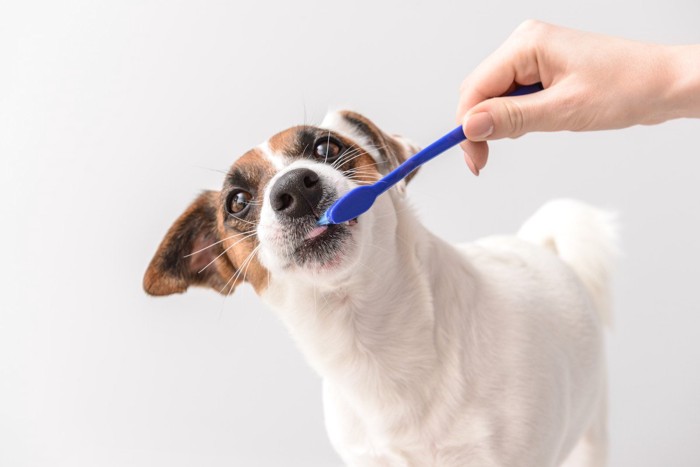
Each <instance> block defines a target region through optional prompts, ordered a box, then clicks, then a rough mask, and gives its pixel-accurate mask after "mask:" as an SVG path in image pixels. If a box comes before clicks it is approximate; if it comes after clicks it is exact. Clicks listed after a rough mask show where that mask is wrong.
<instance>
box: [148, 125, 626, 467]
mask: <svg viewBox="0 0 700 467" xmlns="http://www.w3.org/2000/svg"><path fill="white" fill-rule="evenodd" d="M417 151H418V148H417V147H416V146H415V144H413V143H411V142H410V141H408V140H407V139H405V138H403V137H400V136H397V135H392V134H389V133H387V132H384V131H383V130H381V129H380V128H379V127H378V126H377V125H375V124H374V123H373V122H372V121H370V120H369V119H367V118H366V117H364V116H362V115H360V114H357V113H354V112H351V111H337V112H331V113H329V114H328V115H327V116H326V117H325V118H324V120H323V122H322V123H321V124H320V125H319V126H310V125H303V126H296V127H293V128H290V129H287V130H285V131H283V132H281V133H278V134H276V135H275V136H273V137H272V138H270V139H269V140H268V141H266V142H265V143H263V144H261V145H260V146H258V147H256V148H254V149H252V150H250V151H248V152H247V153H245V154H244V155H243V156H241V157H240V158H238V159H237V160H236V161H235V162H234V164H233V165H232V167H231V169H230V171H229V172H228V174H227V175H226V177H225V179H224V183H223V187H222V189H221V190H219V191H205V192H203V193H202V194H201V195H200V196H199V197H198V198H197V199H196V200H195V201H194V202H193V203H192V204H191V205H190V206H189V207H188V208H187V209H186V210H185V212H184V213H183V214H182V215H181V216H180V217H179V218H178V219H177V220H176V221H175V223H174V224H173V226H172V227H171V228H170V230H169V231H168V232H167V234H166V235H165V238H164V239H163V241H162V243H161V244H160V246H159V247H158V249H157V251H156V253H155V256H154V257H153V259H152V261H151V263H150V265H149V266H148V269H147V271H146V273H145V277H144V288H145V290H146V292H147V293H149V294H151V295H168V294H173V293H180V292H184V291H185V290H187V288H188V287H189V286H191V285H196V286H204V287H210V288H213V289H214V290H216V291H218V292H220V293H222V294H225V295H229V294H231V293H233V292H234V290H235V289H236V287H237V286H238V285H240V284H241V283H243V282H248V283H249V284H251V285H252V286H253V287H254V289H255V291H256V293H257V294H258V295H259V296H260V297H261V298H262V300H263V301H264V302H265V303H267V304H268V305H269V306H270V307H271V308H272V309H273V310H275V312H276V313H277V314H278V315H279V318H280V319H281V320H282V321H283V322H284V323H285V325H286V326H287V327H288V329H289V331H290V332H291V334H292V336H293V338H294V340H295V341H296V343H297V344H298V346H299V348H300V349H301V351H302V352H303V354H304V355H305V357H306V358H307V360H308V362H309V363H310V365H311V366H312V367H313V368H314V369H315V370H316V371H317V372H318V373H319V374H320V375H321V377H322V378H323V404H324V413H325V424H326V428H327V432H328V435H329V438H330V441H331V443H332V445H333V446H334V448H335V449H336V450H337V452H338V453H339V455H340V456H341V458H342V459H343V461H344V462H345V463H346V464H347V465H351V466H509V467H512V466H519V467H522V466H525V467H529V466H531V467H548V466H565V467H592V466H596V467H600V466H603V465H605V463H606V450H607V441H606V391H607V389H606V369H605V359H604V327H605V323H606V322H607V320H608V318H607V316H608V314H609V303H608V301H609V300H608V295H609V293H608V289H609V285H608V281H609V275H610V268H611V262H612V260H613V257H614V252H615V225H614V219H613V218H612V215H611V214H609V213H607V212H605V211H601V210H598V209H596V208H593V207H590V206H588V205H585V204H583V203H580V202H577V201H572V200H557V201H552V202H549V203H547V204H546V205H544V206H543V207H542V208H540V209H539V210H538V211H537V212H536V213H535V214H534V215H533V217H532V218H530V219H529V220H528V221H527V222H526V223H525V224H524V225H523V227H522V228H521V229H520V231H519V232H518V234H517V235H516V236H500V237H489V238H486V239H482V240H479V241H477V242H475V243H472V244H464V245H452V244H449V243H447V242H445V241H443V240H441V239H440V238H438V237H437V236H435V235H433V234H432V233H431V232H429V231H428V230H427V229H426V228H425V227H424V226H423V225H422V224H421V223H420V222H419V220H418V219H417V217H416V216H415V214H414V213H413V212H412V211H411V209H410V206H409V205H408V201H407V199H406V186H405V183H401V184H400V185H398V186H396V187H395V188H392V189H391V190H389V192H388V193H387V194H385V195H383V196H380V197H379V198H378V200H377V202H376V203H375V204H374V206H373V207H372V208H371V209H370V210H369V211H368V212H367V213H365V214H362V215H361V216H360V217H359V218H356V219H352V220H351V221H349V222H346V223H343V224H338V225H329V226H319V225H317V220H318V218H319V216H320V215H321V214H322V213H323V212H324V211H325V210H326V209H327V208H328V207H329V206H330V205H331V204H332V203H333V202H334V201H335V200H336V199H338V197H340V196H342V195H343V194H344V193H346V192H348V191H349V190H350V189H352V188H353V187H356V186H358V185H362V184H368V183H373V182H375V181H377V180H378V179H379V178H381V177H382V176H383V175H384V174H386V173H387V172H388V171H390V170H392V169H393V168H395V167H396V166H398V165H399V164H400V163H401V162H403V161H404V160H406V159H407V158H408V157H410V156H411V155H412V154H414V153H415V152H417ZM411 175H415V173H413V174H411ZM407 182H409V183H410V177H409V178H408V180H407Z"/></svg>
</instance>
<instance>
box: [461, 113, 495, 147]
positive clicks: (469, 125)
mask: <svg viewBox="0 0 700 467" xmlns="http://www.w3.org/2000/svg"><path fill="white" fill-rule="evenodd" d="M464 129H465V130H466V131H465V134H466V135H467V138H469V139H470V140H471V141H483V140H484V139H486V138H488V137H489V136H491V133H493V118H491V114H490V113H488V112H479V113H475V114H472V115H470V116H469V117H467V121H466V122H465V124H464Z"/></svg>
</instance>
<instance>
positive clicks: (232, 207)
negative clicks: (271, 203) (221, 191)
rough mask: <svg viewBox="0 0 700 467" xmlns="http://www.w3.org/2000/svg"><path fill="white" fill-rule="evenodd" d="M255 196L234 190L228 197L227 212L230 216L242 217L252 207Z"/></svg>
mask: <svg viewBox="0 0 700 467" xmlns="http://www.w3.org/2000/svg"><path fill="white" fill-rule="evenodd" d="M252 199H253V195H251V194H250V193H248V192H247V191H243V190H234V191H232V192H231V194H230V195H228V202H227V203H226V210H227V211H228V213H229V214H232V215H234V216H240V215H241V214H243V213H244V211H245V210H246V209H247V208H248V206H250V202H251V200H252Z"/></svg>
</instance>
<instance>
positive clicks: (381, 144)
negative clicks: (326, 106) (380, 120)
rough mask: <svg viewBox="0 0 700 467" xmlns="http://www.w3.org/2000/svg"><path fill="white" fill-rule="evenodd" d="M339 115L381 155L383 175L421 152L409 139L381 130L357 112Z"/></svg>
mask: <svg viewBox="0 0 700 467" xmlns="http://www.w3.org/2000/svg"><path fill="white" fill-rule="evenodd" d="M339 114H340V116H341V117H342V118H343V119H345V121H346V122H347V123H348V124H350V125H351V126H352V127H353V128H354V129H355V130H356V131H357V132H359V133H361V134H362V135H363V136H365V137H366V138H367V139H368V140H369V142H370V143H371V144H372V146H373V147H374V149H375V150H376V151H377V152H378V153H379V156H380V157H381V158H382V162H384V163H383V164H379V165H378V168H379V171H380V172H381V173H382V174H387V173H389V172H391V171H392V170H394V169H395V168H396V167H398V166H399V165H400V164H401V163H403V162H404V161H405V160H406V159H408V158H409V157H411V156H412V155H414V154H415V153H417V152H418V151H420V148H419V147H418V146H417V145H415V144H414V143H412V142H411V141H409V140H408V139H406V138H404V137H402V136H399V135H392V134H388V133H386V132H384V131H382V130H380V129H379V127H378V126H377V125H375V124H374V123H373V122H372V121H371V120H370V119H368V118H367V117H365V116H363V115H360V114H358V113H357V112H353V111H350V110H341V111H340V112H339ZM417 172H418V171H417V170H416V171H414V172H412V173H411V174H410V175H409V176H408V177H406V178H405V180H406V182H409V181H410V180H411V179H412V178H413V177H414V176H415V175H416V173H417Z"/></svg>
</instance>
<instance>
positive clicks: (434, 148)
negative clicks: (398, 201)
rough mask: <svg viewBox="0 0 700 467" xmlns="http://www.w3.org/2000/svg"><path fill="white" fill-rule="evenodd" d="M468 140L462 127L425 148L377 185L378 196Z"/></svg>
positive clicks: (536, 87) (522, 90)
mask: <svg viewBox="0 0 700 467" xmlns="http://www.w3.org/2000/svg"><path fill="white" fill-rule="evenodd" d="M543 89H544V87H543V86H542V83H535V84H531V85H528V86H521V87H519V88H517V89H516V90H515V91H513V92H511V93H510V94H508V96H522V95H525V94H532V93H535V92H537V91H541V90H543ZM466 139H467V137H466V136H464V131H463V130H462V126H461V125H460V126H458V127H457V128H455V129H454V130H452V131H450V132H449V133H447V134H446V135H445V136H443V137H442V138H440V139H439V140H437V141H435V142H434V143H432V144H430V145H428V146H426V147H425V148H423V150H421V151H419V152H418V153H417V154H416V155H414V156H413V157H410V158H409V159H407V160H406V162H404V163H403V164H401V165H400V166H398V167H397V168H395V169H394V170H393V171H391V172H389V173H388V174H387V175H386V176H385V177H383V178H382V179H381V180H379V181H378V182H377V183H376V184H375V186H376V187H377V189H378V193H377V194H380V193H384V192H385V191H386V190H388V189H389V188H391V187H392V186H394V185H396V184H397V183H398V182H400V181H401V180H403V179H404V178H406V176H408V174H410V173H411V172H413V171H414V170H416V169H417V168H418V167H420V166H421V165H423V164H425V163H426V162H428V161H429V160H431V159H433V158H434V157H435V156H438V155H440V154H442V153H443V152H445V151H447V150H448V149H450V148H451V147H453V146H456V145H458V144H459V143H461V142H462V141H464V140H466Z"/></svg>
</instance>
